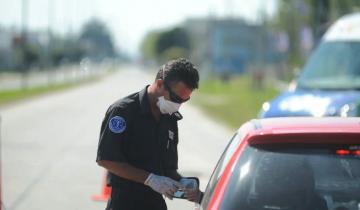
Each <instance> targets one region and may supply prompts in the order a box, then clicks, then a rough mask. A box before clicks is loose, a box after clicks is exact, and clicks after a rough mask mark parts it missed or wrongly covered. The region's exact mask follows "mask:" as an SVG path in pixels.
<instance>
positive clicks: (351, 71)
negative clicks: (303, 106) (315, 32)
mask: <svg viewBox="0 0 360 210" xmlns="http://www.w3.org/2000/svg"><path fill="white" fill-rule="evenodd" d="M359 58H360V42H350V41H348V42H346V41H332V42H323V43H321V44H320V46H319V47H318V48H317V49H316V50H315V52H314V53H313V55H312V56H311V58H310V59H309V61H308V62H307V64H306V65H305V67H304V70H303V73H302V74H301V75H300V77H299V79H298V87H299V88H307V89H309V88H310V89H335V90H336V89H360V59H359Z"/></svg>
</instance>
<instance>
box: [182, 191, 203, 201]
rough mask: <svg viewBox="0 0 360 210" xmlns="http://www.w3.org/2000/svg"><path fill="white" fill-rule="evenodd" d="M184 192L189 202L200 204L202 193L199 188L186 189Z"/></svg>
mask: <svg viewBox="0 0 360 210" xmlns="http://www.w3.org/2000/svg"><path fill="white" fill-rule="evenodd" d="M184 192H185V198H186V199H187V200H188V201H191V202H195V203H200V198H201V195H202V192H201V191H200V189H199V188H196V189H185V190H184Z"/></svg>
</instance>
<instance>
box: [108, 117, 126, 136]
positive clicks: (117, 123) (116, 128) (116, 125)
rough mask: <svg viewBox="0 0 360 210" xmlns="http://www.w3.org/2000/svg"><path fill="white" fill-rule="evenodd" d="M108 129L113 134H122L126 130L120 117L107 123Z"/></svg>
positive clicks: (124, 122) (124, 123)
mask: <svg viewBox="0 0 360 210" xmlns="http://www.w3.org/2000/svg"><path fill="white" fill-rule="evenodd" d="M109 129H110V130H111V131H112V132H113V133H122V132H124V131H125V129H126V121H125V120H124V118H122V117H120V116H114V117H113V118H111V119H110V121H109Z"/></svg>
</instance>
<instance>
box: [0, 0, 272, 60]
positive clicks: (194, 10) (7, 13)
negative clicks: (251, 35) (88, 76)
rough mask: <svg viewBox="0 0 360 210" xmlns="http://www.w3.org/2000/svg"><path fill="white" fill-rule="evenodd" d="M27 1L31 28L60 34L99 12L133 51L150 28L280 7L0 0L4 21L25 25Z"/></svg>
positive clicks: (241, 0) (214, 1)
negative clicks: (23, 15) (199, 18)
mask: <svg viewBox="0 0 360 210" xmlns="http://www.w3.org/2000/svg"><path fill="white" fill-rule="evenodd" d="M23 2H25V5H26V4H27V5H28V9H27V11H28V12H27V17H28V18H27V19H26V21H25V24H26V26H27V28H29V29H31V30H47V27H48V26H49V27H50V28H51V30H53V31H56V32H57V33H59V34H67V33H71V32H72V33H77V32H79V30H80V28H81V26H82V24H84V23H85V22H86V21H88V20H89V19H91V18H93V17H96V18H99V19H101V20H102V21H104V22H105V23H106V24H107V26H108V27H109V29H110V31H111V32H113V37H114V40H115V42H116V44H117V46H118V47H119V48H120V49H121V50H122V51H125V52H127V53H129V54H130V55H137V54H138V53H139V46H140V43H141V41H142V39H143V37H144V36H145V35H146V33H147V32H148V31H150V30H154V29H166V28H169V27H173V26H175V25H177V24H181V23H182V22H184V21H185V20H186V19H188V18H194V17H207V16H210V15H211V16H213V17H218V18H221V17H225V16H229V15H231V16H233V17H242V18H245V19H246V20H248V21H251V22H254V21H256V20H258V14H259V11H260V10H261V9H265V11H266V12H267V13H268V14H270V15H271V14H273V12H274V10H275V7H276V0H126V1H125V0H0V26H5V27H10V26H15V27H18V28H20V27H21V25H22V21H21V20H22V18H21V14H22V12H21V11H22V10H21V8H22V3H23ZM26 2H27V3H26ZM0 35H1V34H0Z"/></svg>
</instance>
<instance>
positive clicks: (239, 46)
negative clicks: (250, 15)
mask: <svg viewBox="0 0 360 210" xmlns="http://www.w3.org/2000/svg"><path fill="white" fill-rule="evenodd" d="M184 27H185V29H186V30H187V31H188V33H189V35H190V38H191V42H192V50H191V53H190V56H191V59H192V60H193V61H194V62H195V63H196V64H197V65H199V66H201V67H202V68H204V69H207V70H209V71H211V72H212V73H215V74H220V75H223V74H225V75H227V74H233V73H243V72H245V71H247V70H248V68H249V67H250V66H251V65H255V64H258V63H266V62H271V60H273V59H272V57H274V53H273V50H272V48H270V47H269V46H270V44H271V43H272V42H273V41H274V40H273V38H272V37H273V36H271V34H270V33H269V32H266V30H265V29H264V28H263V27H262V26H261V25H256V24H249V23H247V22H245V21H244V20H242V19H233V18H232V19H211V18H202V19H188V20H187V21H186V22H185V24H184Z"/></svg>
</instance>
